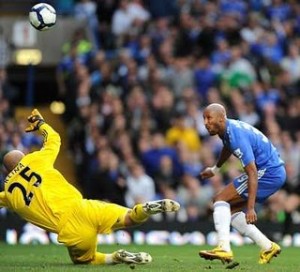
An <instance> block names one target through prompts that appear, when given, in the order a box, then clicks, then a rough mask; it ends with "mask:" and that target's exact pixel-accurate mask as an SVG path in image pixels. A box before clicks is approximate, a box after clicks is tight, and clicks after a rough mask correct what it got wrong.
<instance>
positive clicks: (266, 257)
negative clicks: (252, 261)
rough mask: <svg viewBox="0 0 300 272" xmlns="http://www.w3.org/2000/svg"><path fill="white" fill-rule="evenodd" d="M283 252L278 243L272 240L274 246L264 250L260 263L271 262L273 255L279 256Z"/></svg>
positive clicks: (261, 253)
mask: <svg viewBox="0 0 300 272" xmlns="http://www.w3.org/2000/svg"><path fill="white" fill-rule="evenodd" d="M280 252H281V248H280V246H279V245H277V244H276V243H274V242H272V246H271V248H270V249H268V250H262V251H261V252H260V256H259V261H258V263H259V264H267V263H269V262H270V261H271V260H272V258H273V257H277V256H278V255H279V254H280Z"/></svg>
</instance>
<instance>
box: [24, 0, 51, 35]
mask: <svg viewBox="0 0 300 272" xmlns="http://www.w3.org/2000/svg"><path fill="white" fill-rule="evenodd" d="M29 21H30V24H31V25H32V26H33V27H34V28H35V29H37V30H40V31H44V30H48V29H50V28H52V27H53V26H54V25H55V22H56V11H55V9H54V8H53V7H52V6H50V5H49V4H46V3H40V4H36V5H34V6H33V7H32V8H31V10H30V12H29Z"/></svg>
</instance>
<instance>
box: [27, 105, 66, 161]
mask: <svg viewBox="0 0 300 272" xmlns="http://www.w3.org/2000/svg"><path fill="white" fill-rule="evenodd" d="M28 122H29V126H28V127H27V128H26V129H25V131H26V132H32V131H39V132H40V133H41V134H42V136H43V138H44V142H43V147H42V149H41V150H40V151H39V152H41V153H42V154H43V155H42V156H44V158H46V159H47V162H49V163H51V164H54V162H55V160H56V157H57V155H58V153H59V149H60V145H61V140H60V136H59V134H58V133H57V132H56V131H55V130H54V129H53V128H52V127H51V126H50V125H48V124H47V123H46V122H45V120H44V118H43V116H42V115H41V114H40V113H39V111H38V110H37V109H34V110H33V111H32V113H31V115H30V116H29V117H28Z"/></svg>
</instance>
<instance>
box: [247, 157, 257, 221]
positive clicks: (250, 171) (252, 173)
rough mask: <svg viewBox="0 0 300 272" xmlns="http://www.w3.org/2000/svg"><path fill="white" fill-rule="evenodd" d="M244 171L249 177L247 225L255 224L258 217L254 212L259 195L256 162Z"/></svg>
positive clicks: (251, 163)
mask: <svg viewBox="0 0 300 272" xmlns="http://www.w3.org/2000/svg"><path fill="white" fill-rule="evenodd" d="M244 170H245V172H246V174H247V176H248V200H247V213H246V220H247V223H250V224H253V223H255V222H256V220H257V216H256V213H255V210H254V207H255V201H256V193H257V181H258V173H257V168H256V165H255V163H254V161H252V162H250V163H249V164H248V165H246V166H245V167H244Z"/></svg>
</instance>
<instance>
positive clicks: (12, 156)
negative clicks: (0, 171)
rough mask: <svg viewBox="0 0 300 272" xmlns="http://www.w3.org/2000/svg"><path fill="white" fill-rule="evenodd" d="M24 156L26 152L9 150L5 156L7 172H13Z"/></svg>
mask: <svg viewBox="0 0 300 272" xmlns="http://www.w3.org/2000/svg"><path fill="white" fill-rule="evenodd" d="M24 156H25V155H24V153H23V152H21V151H19V150H12V151H9V152H7V153H6V154H5V155H4V157H3V165H4V167H5V169H6V170H7V172H8V173H9V172H11V171H12V170H13V169H14V168H15V167H16V166H17V164H18V163H19V162H20V161H21V160H22V158H23V157H24Z"/></svg>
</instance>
